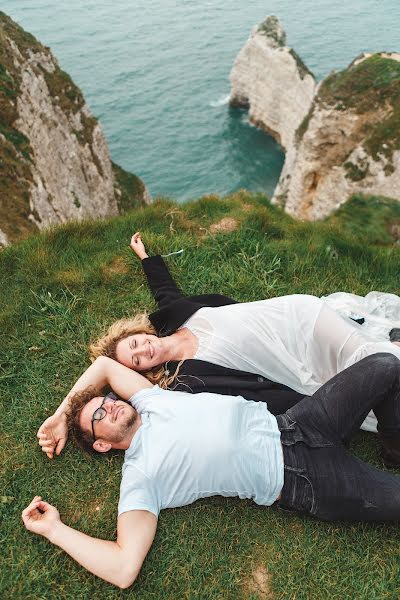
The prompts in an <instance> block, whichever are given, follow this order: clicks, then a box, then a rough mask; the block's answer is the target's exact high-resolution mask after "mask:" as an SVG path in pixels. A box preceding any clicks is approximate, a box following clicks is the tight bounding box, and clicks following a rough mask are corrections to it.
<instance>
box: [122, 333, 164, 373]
mask: <svg viewBox="0 0 400 600" xmlns="http://www.w3.org/2000/svg"><path fill="white" fill-rule="evenodd" d="M116 356H117V361H118V362H120V363H121V364H122V365H125V367H128V368H129V369H133V370H134V371H148V370H149V369H152V368H153V367H156V366H157V365H160V364H161V363H162V362H164V361H163V346H162V342H161V338H158V337H157V336H156V335H150V334H148V333H135V334H134V335H129V336H128V337H126V338H124V339H122V340H120V341H119V342H118V344H117V349H116Z"/></svg>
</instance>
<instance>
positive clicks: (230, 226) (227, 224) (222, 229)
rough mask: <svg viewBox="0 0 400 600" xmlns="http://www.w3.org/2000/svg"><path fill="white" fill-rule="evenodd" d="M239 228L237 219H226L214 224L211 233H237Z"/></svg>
mask: <svg viewBox="0 0 400 600" xmlns="http://www.w3.org/2000/svg"><path fill="white" fill-rule="evenodd" d="M238 227H239V223H238V221H237V219H235V218H234V217H224V218H223V219H221V220H220V221H218V222H217V223H213V224H212V225H211V227H210V232H211V233H229V232H230V231H235V229H237V228H238Z"/></svg>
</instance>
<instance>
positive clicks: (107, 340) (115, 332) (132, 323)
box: [89, 313, 178, 389]
mask: <svg viewBox="0 0 400 600" xmlns="http://www.w3.org/2000/svg"><path fill="white" fill-rule="evenodd" d="M136 333H147V334H150V335H157V333H156V330H155V329H154V327H153V325H152V324H151V323H150V320H149V317H148V316H147V313H139V314H138V315H136V316H135V317H133V318H132V319H119V320H118V321H115V323H113V324H112V325H110V327H109V328H108V330H107V332H106V333H105V334H104V335H103V336H101V337H99V338H98V339H97V340H96V341H95V342H93V344H91V345H90V346H89V352H90V358H91V360H95V359H96V358H97V357H98V356H108V357H109V358H113V359H114V360H117V346H118V343H119V342H120V341H121V340H123V339H125V338H126V337H129V336H130V335H135V334H136ZM177 371H178V369H177ZM176 374H177V372H176V373H173V374H172V375H170V374H169V371H166V369H165V367H164V365H157V366H156V367H154V368H153V369H150V370H149V371H141V375H143V376H144V377H146V379H148V380H149V381H150V382H151V383H152V384H154V385H156V384H157V385H159V386H160V387H161V388H164V389H167V388H168V386H169V385H170V384H171V383H172V382H173V380H174V379H175V376H176Z"/></svg>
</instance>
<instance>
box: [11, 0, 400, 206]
mask: <svg viewBox="0 0 400 600" xmlns="http://www.w3.org/2000/svg"><path fill="white" fill-rule="evenodd" d="M0 9H1V10H2V11H4V12H6V13H7V14H9V15H10V16H11V17H12V18H13V19H14V20H16V21H17V22H18V23H19V24H20V25H22V26H23V27H24V28H25V29H27V30H28V31H30V32H31V33H33V34H34V35H35V36H36V37H37V38H38V39H39V40H40V41H41V42H42V43H43V44H45V45H47V46H50V47H51V49H52V50H53V52H54V54H55V55H56V57H57V58H58V61H59V63H60V65H61V67H62V68H63V69H64V70H65V71H67V72H68V73H69V74H70V75H71V76H72V78H73V79H74V81H75V82H76V83H77V84H78V85H79V86H80V88H81V89H82V91H83V93H84V94H85V97H86V99H87V101H88V103H89V105H90V107H91V109H92V111H93V113H94V114H95V115H96V116H97V117H98V118H99V119H100V121H101V123H102V125H103V129H104V131H105V133H106V137H107V140H108V143H109V147H110V151H111V155H112V157H113V159H114V160H115V161H116V162H117V163H119V164H120V165H122V166H123V167H124V168H126V169H128V170H130V171H133V172H135V173H137V174H138V175H139V176H140V177H142V178H143V179H144V181H145V182H146V184H147V186H148V187H149V189H150V192H151V194H152V195H153V196H156V195H167V196H171V197H174V198H176V199H178V200H184V199H189V198H195V197H198V196H200V195H202V194H207V193H214V192H215V193H219V194H227V193H229V192H231V191H234V190H237V189H239V188H242V187H244V188H247V189H250V190H265V191H267V192H268V193H271V192H272V191H273V189H274V186H275V184H276V181H277V179H278V177H279V173H280V169H281V167H282V164H283V155H282V153H281V151H280V150H279V147H278V146H277V145H276V144H275V142H274V141H273V140H272V139H271V138H269V137H268V136H267V135H265V134H264V133H262V132H260V131H258V130H257V129H256V128H254V127H252V126H250V124H249V123H248V119H247V115H246V113H245V112H243V111H240V110H237V109H235V110H233V109H231V108H229V106H228V105H227V104H226V99H227V96H228V94H229V81H228V75H229V71H230V69H231V67H232V64H233V61H234V59H235V57H236V55H237V53H238V52H239V50H240V48H241V47H242V46H243V44H244V43H245V41H246V39H247V37H248V35H249V33H250V31H251V29H252V27H253V26H254V25H256V24H258V23H259V22H260V21H262V20H263V19H264V18H265V17H266V16H267V15H269V14H276V15H277V16H278V17H279V18H280V19H281V21H282V23H283V26H284V28H285V29H286V32H287V35H288V43H289V45H291V46H293V47H294V48H295V50H296V51H297V52H298V53H299V54H300V56H301V57H302V58H303V60H304V61H305V62H306V63H307V65H308V67H309V68H310V69H311V70H312V71H313V72H314V73H315V75H316V76H317V77H318V78H321V77H322V76H324V75H325V74H326V73H328V72H329V71H331V70H332V69H341V68H343V67H345V66H346V65H347V64H348V63H349V62H350V61H351V60H352V59H353V58H354V57H355V56H357V55H358V54H359V53H360V52H362V51H377V50H397V51H400V34H399V29H398V27H399V23H400V3H399V1H398V0H380V1H378V0H338V1H337V2H335V3H333V2H331V0H329V1H328V0H319V1H317V0H302V2H295V1H294V0H279V1H278V0H269V1H268V0H262V1H261V0H253V1H252V2H245V1H244V0H225V2H219V1H216V0H215V1H212V0H153V1H150V0H114V1H113V2H110V0H86V1H85V2H82V1H81V0H69V1H68V3H67V2H65V3H64V2H60V1H59V0H1V2H0Z"/></svg>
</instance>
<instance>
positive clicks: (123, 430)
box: [110, 405, 138, 444]
mask: <svg viewBox="0 0 400 600" xmlns="http://www.w3.org/2000/svg"><path fill="white" fill-rule="evenodd" d="M129 406H130V405H129ZM131 408H132V410H133V413H132V414H131V415H130V416H129V418H128V419H127V421H125V423H121V425H120V428H119V430H118V431H116V432H115V434H114V439H113V440H110V441H111V442H113V443H114V444H118V443H119V442H122V440H123V439H125V437H126V436H127V434H128V433H129V432H130V430H131V429H132V427H133V426H134V424H135V423H136V421H137V418H138V414H137V411H136V410H135V409H134V408H133V407H131Z"/></svg>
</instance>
